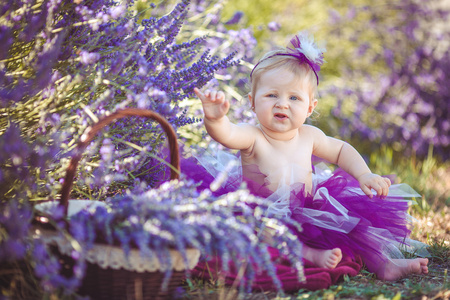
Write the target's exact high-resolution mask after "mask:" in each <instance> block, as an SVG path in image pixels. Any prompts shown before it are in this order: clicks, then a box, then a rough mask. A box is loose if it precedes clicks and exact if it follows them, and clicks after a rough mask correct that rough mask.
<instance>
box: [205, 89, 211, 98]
mask: <svg viewBox="0 0 450 300" xmlns="http://www.w3.org/2000/svg"><path fill="white" fill-rule="evenodd" d="M210 96H211V91H210V90H205V97H207V98H210Z"/></svg>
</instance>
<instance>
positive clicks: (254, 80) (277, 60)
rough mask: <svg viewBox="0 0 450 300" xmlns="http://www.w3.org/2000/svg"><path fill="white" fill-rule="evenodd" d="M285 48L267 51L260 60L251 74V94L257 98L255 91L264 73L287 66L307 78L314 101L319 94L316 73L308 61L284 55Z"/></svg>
mask: <svg viewBox="0 0 450 300" xmlns="http://www.w3.org/2000/svg"><path fill="white" fill-rule="evenodd" d="M285 53H286V50H285V49H282V48H280V49H276V50H273V51H269V52H267V53H266V54H265V55H264V56H263V57H262V58H261V59H260V61H259V62H258V64H257V65H256V66H255V68H254V69H253V71H252V73H251V75H250V92H249V95H251V96H252V99H255V91H256V89H257V86H258V83H259V79H260V78H261V76H262V74H264V73H265V72H267V71H270V70H274V69H278V68H285V69H286V70H288V71H291V72H292V73H294V74H295V75H296V76H297V77H299V78H305V79H307V80H308V82H309V86H310V91H309V97H310V100H311V101H312V100H313V99H315V96H316V95H317V79H316V74H315V73H314V72H313V71H312V70H311V68H310V66H309V65H308V64H306V63H301V62H300V61H299V60H298V59H297V58H295V57H293V56H289V55H284V54H285Z"/></svg>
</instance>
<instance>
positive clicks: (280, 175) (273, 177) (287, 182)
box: [242, 164, 312, 193]
mask: <svg viewBox="0 0 450 300" xmlns="http://www.w3.org/2000/svg"><path fill="white" fill-rule="evenodd" d="M242 171H243V176H244V178H247V179H250V180H251V181H252V182H254V183H257V184H259V185H261V186H265V187H266V188H268V189H270V190H271V191H272V192H275V191H277V190H278V189H280V188H283V187H286V186H289V187H290V186H293V185H295V186H298V184H304V185H305V192H307V193H310V192H311V190H312V170H311V169H310V170H308V169H305V168H303V167H301V166H299V165H295V164H291V165H287V166H278V167H271V168H270V169H269V168H268V169H266V170H263V171H260V170H259V168H258V167H257V166H255V165H251V166H245V165H244V166H243V170H242Z"/></svg>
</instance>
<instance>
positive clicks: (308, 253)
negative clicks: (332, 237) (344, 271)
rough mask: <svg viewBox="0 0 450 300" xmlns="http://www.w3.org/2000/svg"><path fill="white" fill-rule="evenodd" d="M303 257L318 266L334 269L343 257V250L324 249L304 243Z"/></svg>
mask: <svg viewBox="0 0 450 300" xmlns="http://www.w3.org/2000/svg"><path fill="white" fill-rule="evenodd" d="M303 257H304V258H306V259H307V260H309V261H311V262H312V263H314V264H315V265H317V266H318V267H321V268H326V269H334V268H336V266H337V264H338V263H339V262H340V261H341V259H342V251H341V249H339V248H334V249H331V250H322V249H315V248H310V247H308V246H306V245H303Z"/></svg>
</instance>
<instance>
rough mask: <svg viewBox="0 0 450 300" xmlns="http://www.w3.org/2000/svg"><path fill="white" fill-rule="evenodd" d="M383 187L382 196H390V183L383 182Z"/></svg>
mask: <svg viewBox="0 0 450 300" xmlns="http://www.w3.org/2000/svg"><path fill="white" fill-rule="evenodd" d="M381 186H382V188H383V193H382V195H383V197H386V196H387V195H388V193H389V184H388V182H386V180H383V181H382V182H381Z"/></svg>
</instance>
